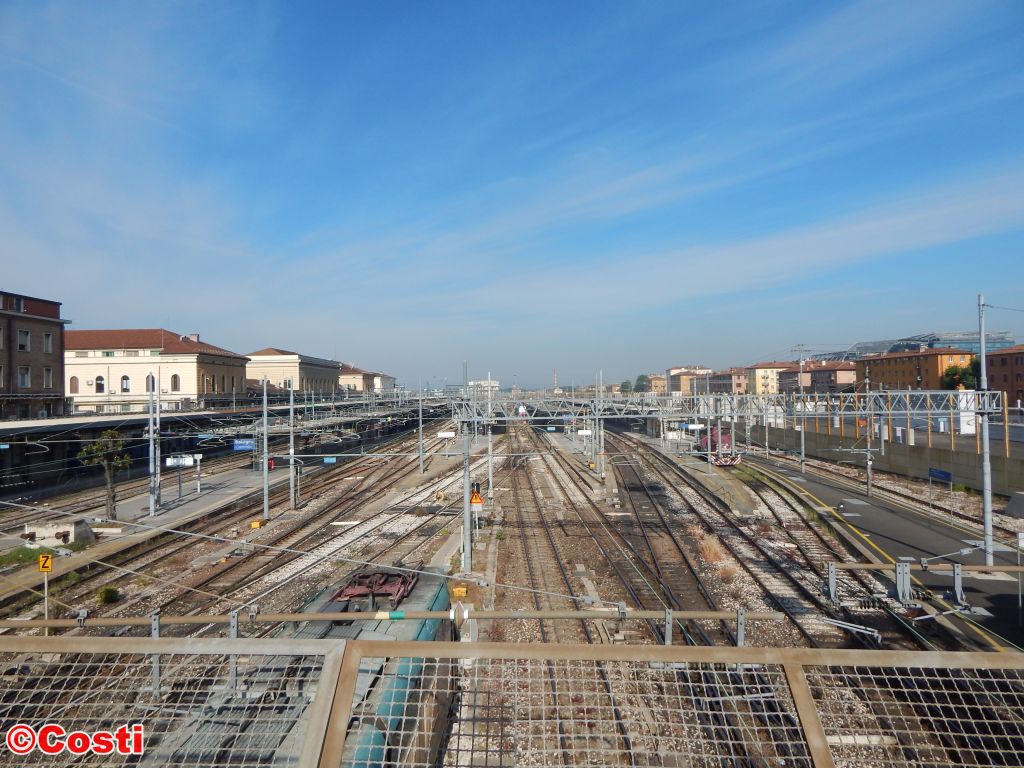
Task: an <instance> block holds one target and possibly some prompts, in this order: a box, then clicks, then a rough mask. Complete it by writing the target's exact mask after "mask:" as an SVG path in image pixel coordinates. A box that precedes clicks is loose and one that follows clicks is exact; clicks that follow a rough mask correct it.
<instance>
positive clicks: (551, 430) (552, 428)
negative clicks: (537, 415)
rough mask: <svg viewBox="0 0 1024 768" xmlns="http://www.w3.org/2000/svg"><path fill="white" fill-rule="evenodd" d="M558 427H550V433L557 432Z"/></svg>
mask: <svg viewBox="0 0 1024 768" xmlns="http://www.w3.org/2000/svg"><path fill="white" fill-rule="evenodd" d="M557 431H558V427H548V432H557Z"/></svg>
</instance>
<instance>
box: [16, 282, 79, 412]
mask: <svg viewBox="0 0 1024 768" xmlns="http://www.w3.org/2000/svg"><path fill="white" fill-rule="evenodd" d="M60 307H61V303H60V302H59V301H51V300H49V299H37V298H34V297H32V296H24V295H22V294H18V293H8V292H6V291H0V418H2V419H29V418H37V417H47V416H63V415H64V326H65V325H66V324H67V323H69V322H70V321H69V320H62V319H61V316H60Z"/></svg>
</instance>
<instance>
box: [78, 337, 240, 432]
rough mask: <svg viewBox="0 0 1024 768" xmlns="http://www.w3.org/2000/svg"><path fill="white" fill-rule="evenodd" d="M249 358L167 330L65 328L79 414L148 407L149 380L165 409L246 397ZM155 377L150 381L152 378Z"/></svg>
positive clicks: (181, 408) (115, 411)
mask: <svg viewBox="0 0 1024 768" xmlns="http://www.w3.org/2000/svg"><path fill="white" fill-rule="evenodd" d="M248 360H249V358H247V357H245V356H243V355H239V354H236V353H234V352H229V351H228V350H226V349H222V348H221V347H217V346H214V345H213V344H209V343H207V342H204V341H200V340H199V334H198V333H195V334H188V335H182V334H179V333H174V332H173V331H168V330H166V329H164V328H141V329H116V330H102V331H73V330H69V331H65V334H64V376H65V388H66V391H67V396H68V397H69V398H71V400H72V401H73V402H74V409H75V411H76V412H79V413H81V412H90V411H92V412H96V413H126V412H131V411H144V410H146V408H147V405H148V402H149V394H148V393H149V392H150V390H151V389H152V384H151V381H158V382H159V385H160V402H161V407H162V408H164V409H167V410H190V409H193V408H204V407H208V406H211V405H214V404H215V403H216V404H224V403H230V402H232V400H233V399H234V398H235V397H244V396H245V364H246V363H247V362H248ZM150 377H152V379H151V378H150Z"/></svg>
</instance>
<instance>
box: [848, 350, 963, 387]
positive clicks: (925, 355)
mask: <svg viewBox="0 0 1024 768" xmlns="http://www.w3.org/2000/svg"><path fill="white" fill-rule="evenodd" d="M971 357H972V355H971V353H970V351H969V350H966V349H956V348H952V347H946V348H943V349H920V350H915V351H913V352H886V353H883V354H878V355H865V356H864V357H862V358H861V359H860V360H857V361H856V365H857V389H859V390H862V389H864V388H865V387H866V386H869V385H870V387H871V389H941V388H942V375H943V374H944V373H945V372H946V369H947V368H949V366H951V365H959V366H968V365H970V364H971Z"/></svg>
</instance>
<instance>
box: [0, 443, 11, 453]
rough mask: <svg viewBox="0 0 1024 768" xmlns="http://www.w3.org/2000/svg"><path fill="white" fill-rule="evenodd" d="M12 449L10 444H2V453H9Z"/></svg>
mask: <svg viewBox="0 0 1024 768" xmlns="http://www.w3.org/2000/svg"><path fill="white" fill-rule="evenodd" d="M10 448H11V444H10V443H0V451H8V450H10Z"/></svg>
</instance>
